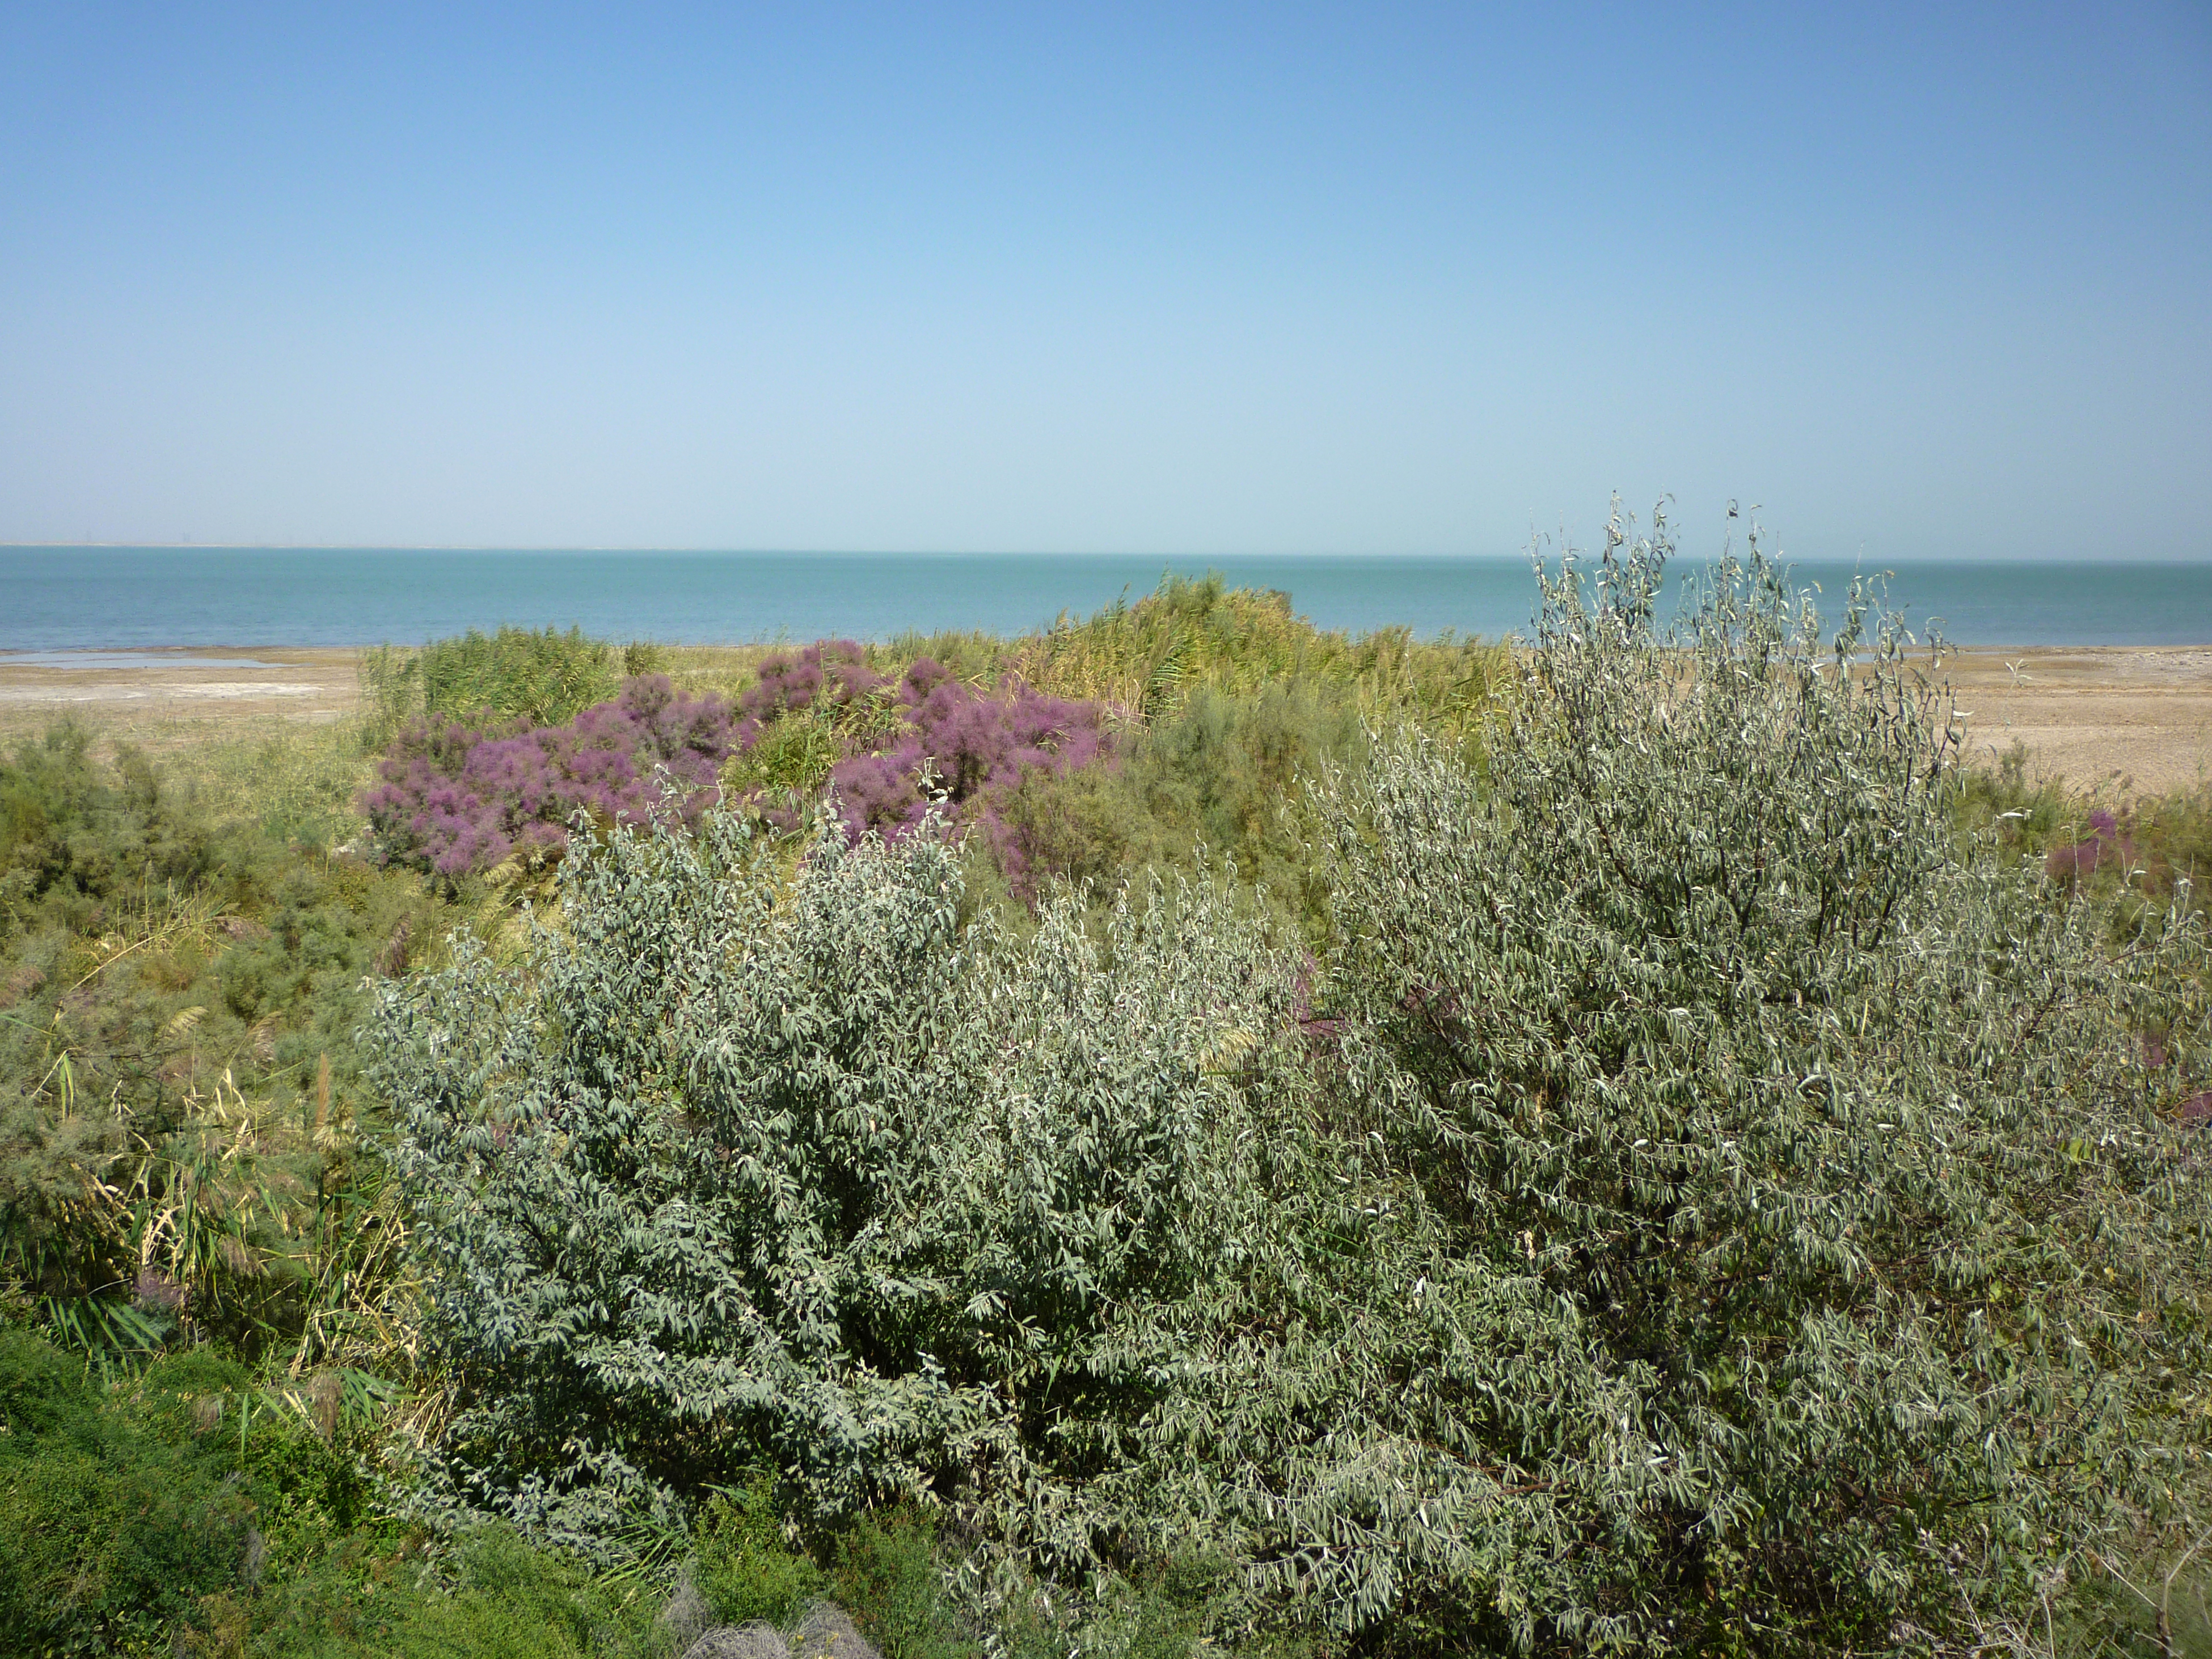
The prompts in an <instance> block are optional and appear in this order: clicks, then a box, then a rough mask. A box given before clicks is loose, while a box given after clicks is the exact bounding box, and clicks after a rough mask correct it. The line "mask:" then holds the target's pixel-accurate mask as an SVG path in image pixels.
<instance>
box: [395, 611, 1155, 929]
mask: <svg viewBox="0 0 2212 1659" xmlns="http://www.w3.org/2000/svg"><path fill="white" fill-rule="evenodd" d="M1105 717H1106V711H1105V709H1104V708H1103V706H1101V705H1100V704H1098V703H1095V702H1072V701H1069V700H1067V699H1066V698H1061V697H1050V696H1044V695H1042V693H1040V692H1038V691H1036V690H1035V689H1033V688H1032V687H1030V686H1029V685H1027V684H1023V683H1021V682H1018V681H1008V682H1006V683H1004V684H1001V685H1000V686H999V687H997V688H996V689H995V690H978V689H977V688H975V687H974V686H971V685H968V684H963V682H961V681H959V680H957V679H955V678H953V676H952V675H951V672H950V671H947V670H946V669H945V667H944V666H943V665H940V664H939V663H937V662H935V661H933V660H932V659H929V658H927V657H924V658H921V659H917V660H916V661H915V663H913V664H912V665H910V666H909V667H908V669H907V671H906V672H905V673H904V674H903V675H902V676H901V677H900V678H898V680H896V682H893V681H890V680H888V679H886V678H884V676H882V675H881V674H878V673H877V672H876V671H874V670H873V669H872V668H870V667H869V666H868V664H867V660H866V656H865V655H864V654H863V653H862V651H861V648H860V647H859V646H858V645H856V644H854V642H853V641H850V640H825V641H821V642H820V643H818V644H816V645H810V646H808V647H805V649H804V650H802V651H798V652H793V653H788V654H778V655H776V656H773V657H770V658H769V659H768V660H767V661H766V662H765V663H763V665H761V671H760V678H759V679H758V680H757V682H756V683H755V684H753V685H752V687H751V688H750V690H747V691H746V692H745V694H744V696H743V697H742V698H740V699H739V701H738V706H737V708H735V709H732V708H730V707H729V706H728V705H727V704H726V703H725V702H722V701H721V700H720V699H719V698H716V697H712V696H706V697H697V698H694V697H690V696H685V695H684V694H682V693H679V692H677V691H675V690H673V689H672V688H671V686H670V684H669V682H668V679H667V678H666V677H665V675H659V674H653V675H643V676H640V677H639V678H635V679H632V680H630V681H629V682H628V683H626V684H624V685H623V691H622V695H621V696H619V697H618V698H617V699H616V700H615V701H614V702H605V703H599V704H598V705H596V706H594V707H592V708H587V709H586V710H585V711H584V712H583V713H582V714H579V715H578V716H576V718H575V719H574V720H571V721H569V722H568V724H567V725H565V726H541V727H537V728H534V729H533V728H532V727H530V726H526V725H523V724H521V723H520V722H507V723H503V724H502V723H498V722H486V721H479V722H476V723H471V722H468V721H464V720H443V721H433V720H417V721H416V722H415V723H414V724H413V725H411V726H408V727H407V728H406V729H405V730H404V731H402V732H400V733H399V735H398V737H397V738H394V739H393V740H392V744H391V746H390V748H389V749H388V750H386V757H385V759H384V761H383V763H381V765H380V768H379V772H380V779H381V781H380V783H379V784H378V785H377V786H376V787H375V788H374V789H372V790H371V791H370V792H369V793H368V795H367V796H366V797H365V798H364V799H363V800H362V810H363V811H365V812H366V813H367V815H368V821H369V827H370V829H371V831H372V832H373V834H374V838H375V841H376V844H377V846H378V848H379V849H380V853H381V854H382V857H383V859H384V860H385V861H386V862H387V863H396V864H406V865H412V866H416V867H417V868H419V869H424V870H430V871H435V872H437V873H439V874H441V875H447V876H453V875H459V874H462V873H464V872H467V871H471V870H483V869H488V868H489V867H490V866H493V865H495V864H498V863H500V862H501V860H505V859H507V858H508V857H510V856H512V855H513V854H517V853H531V852H539V853H550V852H553V851H556V850H557V849H558V848H561V847H562V846H563V845H565V844H566V842H567V840H568V820H569V818H570V817H572V816H573V815H574V813H575V812H576V811H578V810H579V809H581V810H583V811H586V812H587V813H589V814H591V815H592V817H595V818H598V819H601V820H611V819H613V818H617V817H629V818H636V817H641V816H642V815H643V814H644V811H645V810H646V808H647V806H648V805H652V804H653V802H654V801H656V800H657V799H658V796H657V794H656V793H655V784H654V772H655V769H656V768H665V769H667V771H668V773H669V774H670V775H671V778H672V779H673V781H674V782H675V784H676V786H677V787H678V790H679V791H680V792H682V793H683V795H684V799H683V802H682V810H683V811H684V813H685V815H686V816H691V815H694V814H696V812H697V811H699V810H701V809H702V807H703V806H704V805H705V804H706V802H707V800H708V798H709V795H710V793H711V792H712V791H713V790H714V787H715V785H716V781H717V777H718V775H719V772H720V767H721V764H722V763H723V762H724V761H726V760H727V759H729V758H730V757H732V756H735V755H745V754H752V753H754V752H755V751H758V752H759V754H760V755H761V756H763V757H765V756H767V755H769V753H770V752H771V751H772V750H775V749H776V748H777V747H778V745H779V744H783V743H784V742H785V739H786V738H787V737H788V736H789V735H791V734H794V733H795V734H799V735H800V736H802V737H804V738H805V743H804V744H799V745H798V746H797V750H798V752H799V753H800V754H802V755H808V754H819V755H820V757H821V760H822V761H827V762H829V764H828V766H827V778H826V781H827V782H828V784H829V787H831V788H832V789H833V790H834V791H835V792H836V800H837V805H838V811H839V812H840V815H841V816H842V818H843V820H844V823H845V827H846V829H847V832H848V834H849V835H850V836H853V837H854V839H855V840H857V839H858V838H859V837H860V836H862V835H863V834H865V833H866V832H867V831H869V830H871V829H872V830H875V831H876V832H878V834H880V835H881V836H883V837H884V839H885V840H886V841H896V840H897V839H898V838H899V837H900V836H904V835H905V834H907V833H908V831H909V830H911V829H914V828H915V826H917V825H918V824H920V823H921V821H922V818H923V817H924V816H925V815H926V814H927V812H928V811H930V809H931V807H932V806H933V805H934V806H936V807H937V808H938V810H939V811H940V812H941V813H944V814H945V816H948V817H951V818H952V819H953V820H955V821H956V822H957V821H966V822H969V823H975V825H977V826H978V827H979V828H980V829H981V830H982V832H983V834H984V835H985V836H986V837H987V839H988V841H989V843H990V845H991V848H992V850H993V852H994V854H995V855H996V856H997V858H998V860H999V862H1000V867H1001V868H1002V869H1003V870H1004V871H1005V872H1006V878H1007V881H1008V884H1010V885H1011V886H1012V889H1013V890H1014V891H1015V892H1016V893H1018V894H1020V895H1022V896H1024V897H1028V896H1033V894H1034V890H1035V888H1036V884H1037V880H1038V878H1039V873H1040V868H1039V867H1040V866H1049V865H1051V864H1052V863H1053V860H1052V859H1051V858H1050V856H1049V854H1042V855H1040V854H1039V853H1038V849H1037V848H1034V847H1032V846H1031V845H1030V842H1032V841H1033V840H1034V839H1035V837H1034V836H1030V835H1029V834H1028V833H1026V832H1025V829H1024V827H1023V824H1022V823H1010V822H1009V819H1008V817H1007V815H1006V814H1005V813H1004V812H1003V811H1001V810H1000V809H1001V808H1002V806H1003V805H1005V804H1006V801H1007V799H1009V797H1010V796H1012V794H1013V793H1014V792H1015V791H1016V790H1018V788H1019V787H1020V786H1021V783H1022V781H1023V780H1024V778H1027V777H1035V776H1037V775H1061V774H1065V773H1067V772H1072V771H1073V770H1075V769H1078V768H1080V767H1085V766H1089V765H1092V764H1094V763H1099V762H1101V761H1103V760H1107V759H1109V758H1110V757H1111V754H1112V743H1111V737H1110V734H1109V732H1107V730H1106V729H1105V724H1104V722H1105ZM825 745H826V746H825ZM830 757H836V758H835V759H834V760H832V759H831V758H830ZM819 766H820V763H819V762H817V763H816V767H815V768H813V769H809V771H808V773H807V774H806V777H807V779H808V781H817V782H818V781H823V771H822V770H821V769H819ZM768 775H769V776H770V777H771V778H774V777H775V775H776V774H775V769H769V774H768ZM770 793H771V792H770V791H769V790H766V789H759V790H755V791H753V792H751V793H750V797H749V798H750V799H751V801H752V804H753V805H754V806H755V807H756V809H757V810H759V811H762V812H763V815H764V816H765V817H769V819H770V820H771V821H773V822H775V823H779V824H782V825H784V826H785V827H787V828H788V827H792V826H793V824H795V823H796V822H797V817H796V814H795V813H793V812H790V811H787V810H786V809H784V808H783V807H781V806H777V805H769V804H768V802H769V795H770Z"/></svg>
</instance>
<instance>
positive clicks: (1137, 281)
mask: <svg viewBox="0 0 2212 1659" xmlns="http://www.w3.org/2000/svg"><path fill="white" fill-rule="evenodd" d="M1613 489H1619V490H1620V491H1621V492H1622V493H1623V494H1624V495H1626V496H1627V497H1628V499H1629V501H1630V502H1631V504H1632V505H1637V506H1639V507H1641V506H1642V505H1644V504H1645V503H1647V502H1648V501H1650V499H1651V498H1653V497H1655V496H1656V495H1658V494H1659V493H1660V492H1662V491H1667V492H1672V493H1673V494H1674V495H1675V496H1676V497H1677V500H1678V503H1679V506H1678V512H1679V514H1680V518H1681V519H1682V520H1683V521H1684V523H1685V525H1686V528H1688V529H1689V530H1691V531H1692V532H1703V531H1704V530H1705V528H1706V527H1708V526H1715V525H1717V523H1718V520H1719V515H1720V513H1721V510H1722V506H1723V502H1724V501H1726V499H1727V498H1729V497H1730V496H1738V497H1741V498H1742V499H1743V500H1744V501H1745V502H1746V503H1747V504H1748V503H1750V502H1752V501H1758V502H1759V503H1761V504H1762V505H1763V507H1764V511H1763V513H1762V515H1761V516H1762V517H1763V518H1765V520H1768V521H1769V522H1770V523H1771V524H1773V525H1774V526H1776V527H1777V528H1778V529H1779V530H1780V531H1781V532H1784V535H1783V539H1784V544H1785V545H1786V546H1787V548H1788V549H1789V550H1790V552H1791V553H1793V554H1796V555H1800V556H1850V555H1852V554H1855V553H1858V552H1860V551H1862V550H1863V551H1864V552H1866V553H1867V554H1869V555H1870V556H1875V557H1889V558H1908V557H1912V556H1957V555H1966V556H2084V555H2088V556H2152V557H2207V556H2212V6H2208V5H2207V4H2205V3H2203V0H2196V3H2150V4H2136V3H2127V0H2117V3H2111V0H2108V3H2101V4H2097V5H2078V4H2077V5H2069V6H2065V7H2051V8H2044V7H2038V6H2035V5H2027V4H2020V3H2008V4H2003V5H1992V6H1988V7H1981V8H1969V7H1954V6H1929V5H1925V4H1915V5H1911V6H1894V7H1881V6H1871V5H1868V6H1838V7H1809V6H1773V5H1762V6H1756V7H1746V8H1744V9H1741V10H1726V9H1705V10H1700V11H1695V12H1692V11H1691V10H1690V9H1686V8H1684V7H1681V6H1675V5H1668V6H1657V5H1655V6H1650V7H1645V8H1633V9H1632V8H1574V7H1569V6H1561V5H1550V4H1547V5H1542V6H1531V7H1528V8H1527V9H1507V8H1486V7H1478V6H1474V5H1461V6H1449V7H1443V6H1439V7H1419V6H1396V7H1391V6H1378V5H1374V4H1366V5H1359V6H1349V5H1347V6H1342V7H1334V8H1332V7H1305V8H1292V7H1288V6H1284V5H1255V6H1251V7H1249V8H1226V7H1209V6H1202V5H1194V4H1191V3H1178V4H1175V5H1163V6H1159V7H1157V8H1146V7H1140V6H1135V5H1119V6H1112V7H1103V6H1085V7H1077V6H1073V5H1054V4H1046V5H1031V6H1024V7H1018V8H1016V7H1008V8H1004V9H991V8H978V7H968V6H961V5H953V4H932V5H914V6H908V7H902V8H884V9H869V8H850V7H839V6H833V5H796V4H794V5H789V6H784V7H777V8H770V9H745V8H743V7H738V6H714V7H702V8H699V9H696V10H688V9H683V8H678V7H669V6H638V5H623V6H610V7H606V8H605V9H568V8H562V7H557V6H552V5H546V4H537V5H532V6H529V7H517V8H515V9H512V10H507V11H497V10H479V9H469V8H464V7H455V6H447V5H440V6H435V7H422V8H412V7H407V6H402V5H395V4H376V5H363V6H359V7H340V6H336V5H315V6H298V5H286V6H283V7H270V8H268V9H254V8H250V7H246V6H243V5H233V6H225V7H222V8H210V9H195V8H192V7H190V6H185V5H181V4H162V5H150V6H144V7H132V6H127V5H120V4H101V5H81V4H71V5H66V6H64V5H45V4H37V3H28V0H12V3H9V4H8V5H6V6H5V7H0V538H6V539H12V540H17V541H24V540H49V539H51V540H76V539H79V538H85V537H88V536H89V537H91V538H95V539H100V540H117V541H149V542H169V541H176V540H181V539H183V538H187V537H190V538H195V539H197V540H199V541H202V542H216V541H230V542H237V541H251V542H274V543H318V544H321V543H338V544H497V545H548V546H578V545H590V546H599V545H616V546H661V547H730V548H793V549H805V548H843V549H885V550H890V549H971V550H1125V551H1131V552H1146V553H1152V552H1158V553H1164V554H1169V555H1177V554H1181V555H1197V556H1203V555H1206V554H1208V553H1227V552H1237V551H1278V552H1281V551H1308V550H1311V551H1334V552H1364V551H1376V552H1472V553H1504V552H1510V551H1513V550H1516V549H1517V548H1519V547H1520V546H1522V544H1524V543H1525V542H1526V541H1527V539H1528V535H1529V532H1530V531H1531V529H1532V527H1533V528H1535V529H1539V530H1553V529H1557V528H1560V527H1565V528H1566V529H1567V530H1569V531H1570V532H1572V533H1574V534H1575V535H1576V536H1577V538H1580V539H1587V538H1588V537H1589V535H1590V534H1592V533H1593V532H1594V531H1595V526H1596V525H1597V524H1598V523H1599V522H1600V520H1601V519H1602V516H1603V513H1604V507H1605V501H1606V496H1607V492H1608V491H1610V490H1613Z"/></svg>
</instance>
